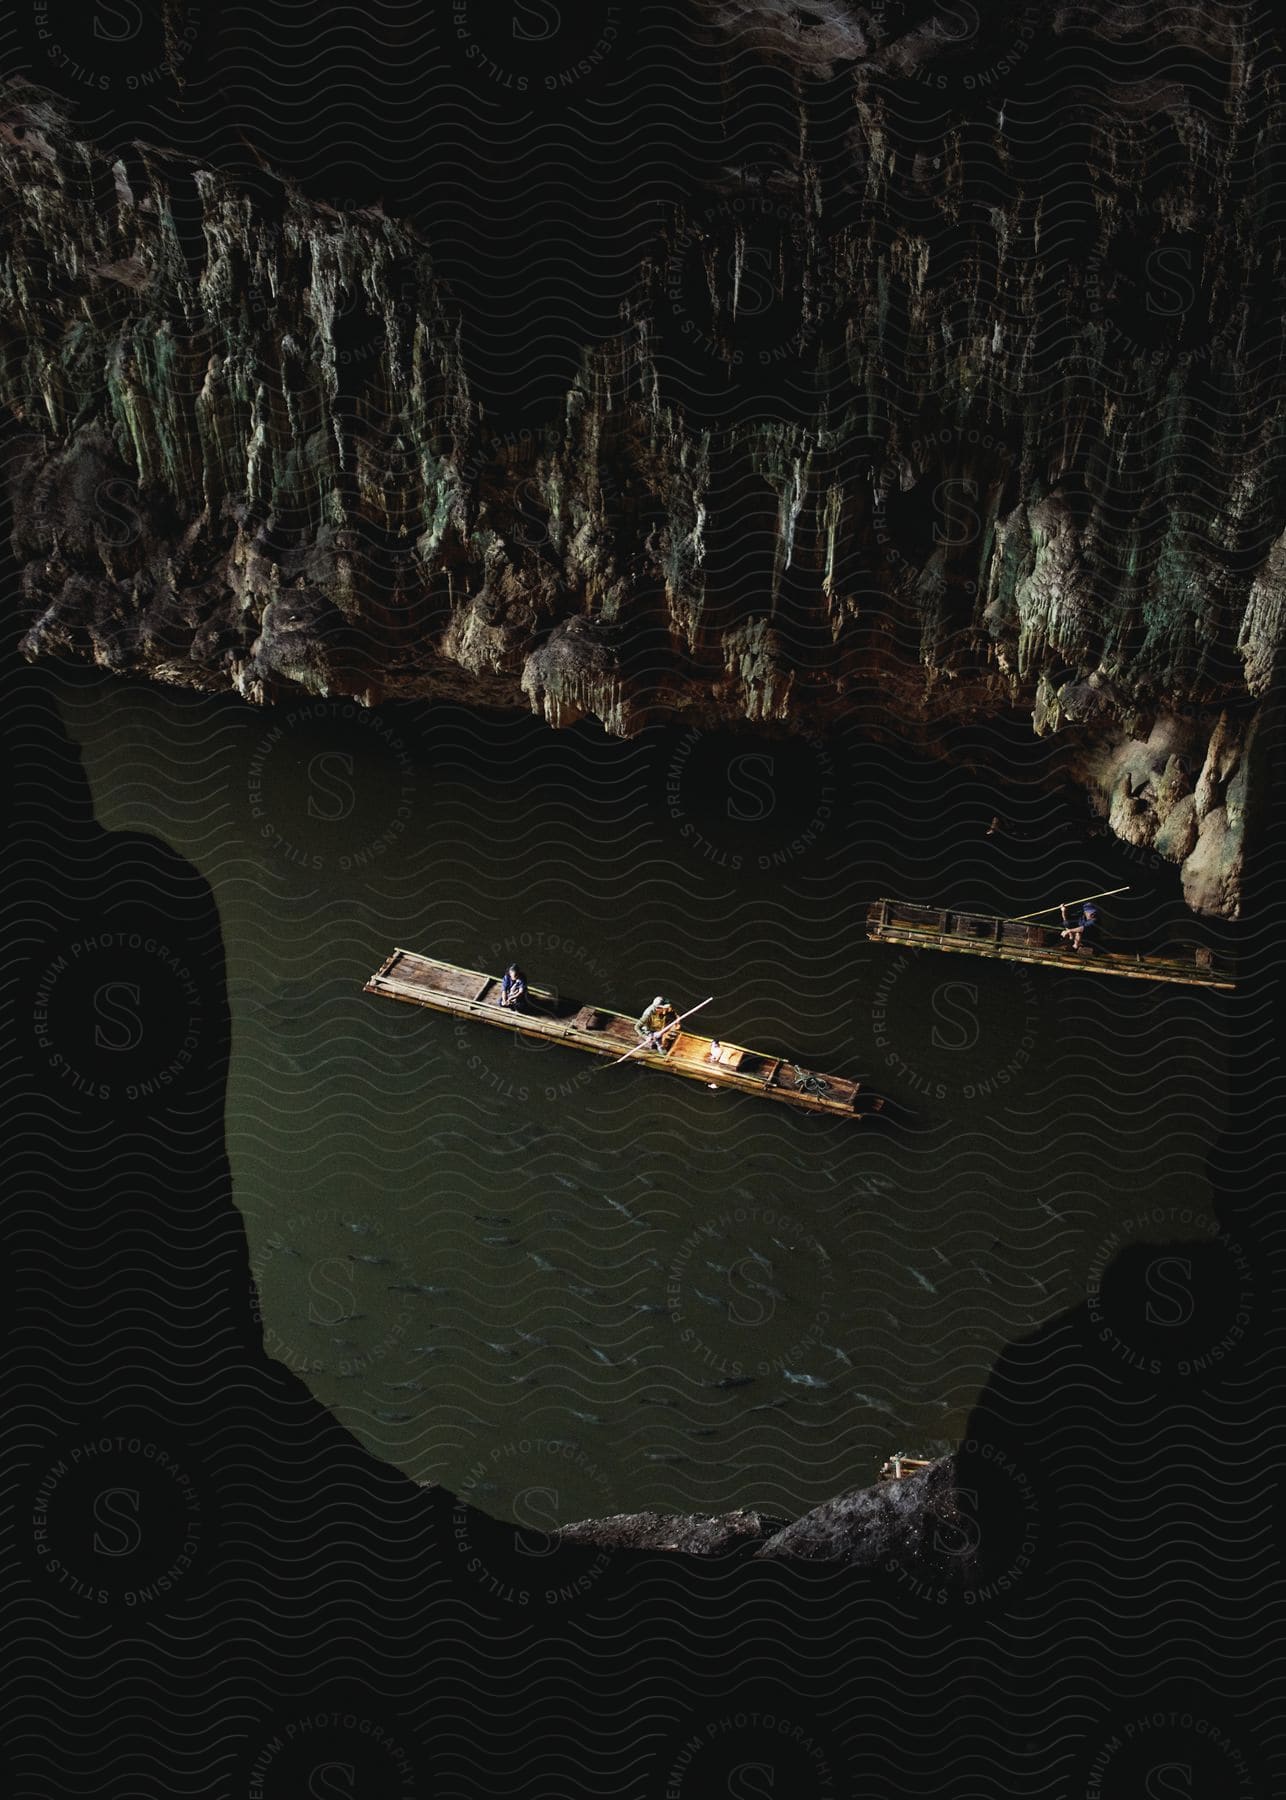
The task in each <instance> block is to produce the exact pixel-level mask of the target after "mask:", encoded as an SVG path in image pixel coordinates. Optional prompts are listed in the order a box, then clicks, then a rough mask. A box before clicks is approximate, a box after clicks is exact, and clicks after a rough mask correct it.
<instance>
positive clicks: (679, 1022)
mask: <svg viewBox="0 0 1286 1800" xmlns="http://www.w3.org/2000/svg"><path fill="white" fill-rule="evenodd" d="M713 999H714V995H713V994H707V995H706V997H705V999H704V1000H698V1002H697V1004H696V1005H695V1006H690V1007H689V1008H688V1010H687V1012H685V1013H680V1014H679V1016H678V1018H677V1019H676V1020H675V1021H674V1024H673V1025H667V1026H666V1027H665V1030H664V1031H663V1032H662V1033H661V1036H662V1037H664V1036H665V1035H666V1034H667V1033H669V1032H671V1031H673V1030H674V1026H675V1025H682V1023H683V1021H684V1020H685V1019H690V1018H691V1017H692V1015H693V1013H696V1012H700V1011H701V1008H702V1007H703V1006H709V1004H710V1002H711V1001H712V1000H713ZM647 1047H648V1040H647V1038H644V1039H643V1040H642V1042H641V1043H638V1044H635V1046H634V1048H633V1049H632V1050H627V1051H626V1052H625V1055H624V1056H618V1057H617V1059H616V1061H615V1062H610V1063H608V1065H607V1066H608V1068H609V1069H619V1068H620V1066H621V1064H622V1063H623V1062H628V1061H629V1060H630V1058H631V1057H632V1056H637V1055H638V1053H639V1051H640V1050H646V1049H647Z"/></svg>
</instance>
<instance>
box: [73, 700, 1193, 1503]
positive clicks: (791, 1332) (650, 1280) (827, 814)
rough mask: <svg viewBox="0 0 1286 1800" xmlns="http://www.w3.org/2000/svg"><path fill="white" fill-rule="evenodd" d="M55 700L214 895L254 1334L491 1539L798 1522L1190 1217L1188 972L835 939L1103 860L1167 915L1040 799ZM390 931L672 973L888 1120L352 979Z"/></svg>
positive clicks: (583, 733) (1082, 883)
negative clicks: (875, 917) (763, 1092)
mask: <svg viewBox="0 0 1286 1800" xmlns="http://www.w3.org/2000/svg"><path fill="white" fill-rule="evenodd" d="M60 699H61V704H62V710H63V714H64V717H65V720H66V723H67V725H68V728H69V730H70V732H71V734H72V736H73V738H74V739H75V740H76V741H77V742H78V743H79V744H80V745H81V747H82V751H83V755H84V759H85V766H86V770H87V772H88V775H89V778H90V781H91V784H92V790H93V794H94V802H95V808H96V811H97V816H98V818H99V821H100V822H101V823H102V824H103V825H104V826H106V827H107V828H109V829H113V830H121V831H142V832H149V833H154V834H155V835H157V836H158V837H161V838H163V839H165V840H166V841H167V842H169V843H170V844H172V845H173V846H174V847H175V848H176V849H177V850H178V851H179V852H181V854H182V855H184V856H185V857H187V858H189V859H190V860H191V861H192V862H193V863H194V864H195V865H196V866H197V868H198V869H199V870H200V871H201V873H202V874H203V875H204V876H205V878H206V879H207V880H208V881H209V882H210V884H211V886H212V887H213V890H214V893H215V896H216V899H217V902H218V906H219V911H220V915H221V920H222V927H223V933H224V941H225V946H226V951H227V967H228V980H229V989H230V998H231V1006H232V1018H233V1058H232V1067H231V1075H230V1086H229V1095H228V1115H227V1116H228V1146H229V1153H230V1157H231V1162H232V1170H233V1178H234V1189H235V1195H236V1200H237V1204H238V1205H239V1207H240V1209H241V1211H242V1213H243V1214H244V1217H245V1222H246V1229H247V1233H248V1236H249V1242H250V1251H251V1260H252V1265H253V1268H254V1270H255V1274H256V1279H257V1282H258V1287H259V1294H260V1301H261V1307H262V1322H263V1330H264V1336H265V1341H266V1343H267V1345H268V1347H269V1350H270V1351H271V1353H272V1354H273V1355H275V1356H276V1357H278V1358H279V1359H280V1360H281V1361H282V1362H283V1363H286V1364H287V1365H288V1366H289V1367H290V1368H292V1369H293V1370H295V1371H296V1372H298V1373H299V1374H300V1375H301V1376H302V1377H303V1378H304V1379H305V1380H306V1381H307V1382H308V1384H309V1385H310V1386H311V1388H312V1389H313V1391H314V1392H315V1393H316V1394H317V1396H318V1397H319V1398H320V1399H321V1400H323V1401H324V1402H325V1403H326V1405H328V1406H329V1407H331V1408H332V1409H333V1410H334V1412H335V1413H336V1414H337V1416H338V1417H339V1418H340V1419H341V1420H342V1421H343V1423H344V1424H345V1425H346V1426H347V1427H348V1428H349V1429H350V1430H351V1431H352V1432H353V1433H354V1434H355V1435H356V1436H358V1437H359V1438H360V1439H362V1441H363V1442H365V1443H366V1444H367V1445H369V1446H370V1447H371V1448H372V1449H373V1450H375V1451H376V1452H378V1453H379V1454H380V1455H381V1456H383V1457H385V1458H387V1459H388V1460H389V1461H390V1462H392V1463H395V1464H397V1465H398V1466H399V1467H400V1468H402V1469H404V1470H406V1471H407V1472H408V1473H410V1474H411V1475H413V1476H414V1477H415V1478H416V1479H418V1480H420V1481H424V1482H441V1483H443V1484H445V1485H446V1486H448V1487H450V1488H451V1489H452V1490H453V1491H455V1492H457V1493H460V1494H462V1495H464V1496H465V1497H466V1498H468V1499H470V1500H472V1501H473V1502H474V1503H476V1504H477V1505H479V1506H481V1507H483V1508H484V1509H485V1510H487V1511H490V1512H493V1513H496V1514H500V1515H504V1516H507V1517H511V1518H515V1519H517V1520H519V1521H520V1522H522V1523H526V1524H530V1525H533V1526H540V1525H548V1524H550V1523H552V1522H553V1521H554V1520H561V1521H567V1520H571V1519H575V1518H580V1517H584V1516H587V1515H591V1514H597V1515H601V1514H604V1513H609V1512H616V1511H624V1510H631V1511H632V1510H636V1509H642V1508H659V1509H666V1510H669V1509H674V1510H684V1511H687V1510H712V1511H713V1510H720V1509H726V1508H731V1507H734V1506H755V1507H759V1508H761V1509H765V1510H767V1511H768V1512H771V1513H775V1514H785V1515H793V1514H796V1513H798V1512H800V1511H802V1510H804V1509H806V1508H807V1507H809V1506H811V1505H813V1504H815V1503H817V1502H819V1501H821V1500H824V1499H826V1498H827V1497H829V1496H830V1495H832V1494H834V1493H835V1492H837V1491H840V1490H842V1489H845V1488H849V1487H855V1486H862V1485H865V1484H866V1483H868V1482H869V1481H870V1480H871V1479H873V1478H874V1476H875V1473H876V1471H877V1469H878V1467H879V1464H880V1462H881V1461H882V1459H883V1458H884V1457H886V1456H888V1455H890V1454H891V1453H893V1452H894V1451H898V1450H904V1451H907V1452H908V1453H910V1454H913V1455H917V1454H918V1455H929V1454H934V1453H936V1452H939V1451H942V1450H945V1449H947V1448H949V1447H951V1446H952V1445H953V1444H954V1443H955V1442H956V1441H957V1440H958V1439H959V1438H960V1437H961V1435H962V1434H963V1432H964V1429H965V1424H966V1420H967V1417H968V1413H969V1409H970V1407H971V1405H972V1404H973V1402H974V1400H975V1398H976V1396H977V1394H978V1392H979V1390H980V1388H981V1386H982V1385H983V1383H984V1382H985V1381H986V1379H987V1376H988V1373H989V1370H990V1367H991V1364H992V1360H993V1357H994V1355H995V1353H996V1352H997V1350H998V1349H999V1348H1000V1347H1001V1346H1003V1345H1004V1344H1005V1343H1007V1342H1009V1341H1011V1340H1012V1339H1013V1338H1015V1337H1020V1336H1022V1335H1023V1334H1024V1333H1026V1332H1027V1331H1028V1330H1030V1329H1031V1328H1033V1327H1035V1326H1036V1325H1038V1324H1039V1323H1040V1322H1041V1321H1042V1320H1044V1319H1046V1318H1048V1317H1050V1316H1053V1315H1055V1314H1057V1313H1059V1312H1061V1311H1063V1310H1064V1309H1066V1308H1067V1307H1069V1306H1072V1305H1076V1304H1078V1303H1079V1302H1081V1301H1083V1300H1084V1299H1085V1298H1086V1295H1087V1293H1088V1292H1092V1291H1093V1290H1094V1287H1095V1284H1096V1282H1097V1281H1098V1279H1099V1278H1100V1276H1101V1274H1102V1270H1103V1267H1104V1263H1105V1259H1106V1258H1108V1257H1110V1255H1111V1253H1112V1251H1113V1249H1114V1247H1115V1246H1116V1245H1117V1244H1118V1243H1119V1242H1120V1241H1121V1240H1122V1234H1124V1237H1125V1238H1126V1239H1127V1240H1128V1238H1129V1237H1131V1236H1142V1237H1151V1238H1155V1239H1157V1240H1160V1239H1164V1238H1167V1237H1176V1236H1179V1237H1187V1236H1190V1237H1193V1238H1201V1237H1202V1236H1203V1235H1204V1234H1205V1232H1206V1231H1207V1229H1208V1227H1207V1224H1206V1221H1208V1219H1209V1217H1210V1197H1209V1192H1208V1187H1207V1182H1206V1179H1205V1175H1204V1162H1205V1157H1206V1154H1207V1152H1208V1149H1209V1146H1210V1143H1211V1140H1212V1137H1213V1135H1214V1133H1215V1132H1216V1131H1217V1129H1218V1127H1219V1122H1220V1118H1221V1110H1222V1068H1223V1061H1222V1053H1221V1044H1222V1032H1223V1002H1222V1000H1221V997H1220V996H1219V995H1217V994H1210V993H1203V992H1201V991H1199V990H1186V989H1181V988H1174V987H1163V986H1152V985H1149V984H1144V983H1133V982H1108V981H1099V980H1094V979H1091V978H1089V977H1087V976H1080V975H1075V974H1071V975H1066V974H1055V973H1050V972H1046V971H1042V970H1027V969H1023V968H1019V967H1010V966H1006V965H993V964H989V963H984V962H981V961H976V960H973V959H968V958H954V957H946V956H941V955H935V954H932V953H927V952H925V953H919V954H912V953H908V952H898V951H897V950H894V949H891V948H888V947H883V946H877V945H872V944H870V943H868V942H867V940H866V938H865V934H864V929H863V916H864V908H865V904H866V902H867V900H868V899H870V898H873V897H875V896H878V895H880V894H892V895H896V896H899V897H902V898H907V899H916V900H925V901H937V902H939V903H946V902H950V903H951V904H953V905H960V906H974V907H977V908H979V909H981V910H989V911H997V912H1009V913H1019V912H1026V911H1027V910H1029V909H1030V908H1034V907H1036V906H1039V905H1041V904H1044V903H1048V902H1049V901H1051V900H1056V899H1058V898H1060V897H1066V896H1075V895H1080V894H1085V893H1089V892H1091V891H1093V890H1095V889H1105V888H1111V887H1116V886H1118V885H1120V884H1121V883H1129V884H1130V887H1131V892H1130V894H1129V895H1127V896H1124V897H1123V898H1122V899H1121V900H1120V901H1113V902H1110V903H1109V905H1110V908H1111V921H1112V927H1113V930H1114V932H1115V933H1116V934H1117V936H1118V939H1119V940H1121V941H1124V942H1129V943H1135V942H1138V943H1141V944H1142V943H1147V944H1149V945H1159V944H1161V943H1163V942H1165V941H1175V940H1176V938H1186V939H1188V940H1192V939H1201V938H1202V937H1204V936H1207V935H1208V933H1207V932H1206V930H1205V929H1204V928H1203V927H1202V926H1201V925H1200V924H1198V923H1197V922H1195V921H1192V920H1187V919H1186V918H1185V915H1184V914H1183V910H1182V907H1181V905H1180V902H1179V897H1178V887H1177V879H1176V876H1175V874H1174V872H1173V871H1172V870H1171V869H1169V868H1167V867H1165V866H1160V865H1157V864H1155V862H1154V860H1153V859H1151V858H1147V857H1142V858H1141V857H1139V856H1138V855H1137V854H1132V853H1130V852H1128V851H1126V850H1125V849H1123V848H1122V847H1121V846H1120V845H1114V844H1112V843H1110V842H1109V841H1108V840H1106V839H1105V838H1102V837H1088V836H1087V835H1086V832H1085V821H1084V818H1083V816H1082V814H1081V813H1080V811H1079V810H1078V809H1077V808H1076V806H1075V805H1074V804H1071V803H1064V802H1063V801H1060V800H1058V799H1055V798H1053V797H1051V796H1050V795H1049V794H1047V793H1043V792H1042V791H1041V790H1040V789H1038V788H1037V787H1036V786H1035V785H1034V784H1030V785H1029V786H1028V787H1027V788H1025V789H1022V790H1019V791H1017V792H1015V791H1013V790H1010V791H1009V792H1007V793H1006V794H1005V795H1003V796H1002V795H1000V794H998V793H997V792H995V791H993V789H992V788H991V787H989V786H988V784H987V783H986V782H985V781H984V780H983V779H981V778H980V777H977V776H975V775H973V774H971V773H970V772H969V770H968V768H967V766H966V765H965V761H964V758H963V755H962V759H961V761H960V763H959V764H958V765H948V764H944V763H940V762H939V763H928V762H924V761H921V760H920V759H919V758H918V757H916V756H914V755H912V754H910V753H907V752H899V751H895V750H890V749H887V748H886V749H875V748H872V747H871V746H869V745H862V744H860V743H857V742H850V743H834V744H828V745H823V744H820V743H809V742H798V743H794V744H789V743H775V742H765V741H764V740H762V739H760V740H752V739H749V738H747V739H736V738H733V737H727V738H716V737H710V736H704V737H703V736H701V735H699V734H697V733H695V732H679V731H675V732H670V733H666V734H657V735H655V736H653V737H649V738H646V739H643V740H638V741H634V742H631V743H628V744H620V743H616V742H613V741H611V740H606V739H604V738H603V737H602V735H601V733H599V732H598V730H597V729H596V728H590V727H584V728H578V729H577V730H575V731H573V732H570V733H564V734H561V735H555V734H551V733H549V732H547V731H546V730H545V729H544V728H543V727H539V726H537V725H535V724H534V723H533V722H531V721H528V720H517V719H513V718H509V717H504V718H485V719H484V718H478V717H471V716H469V715H466V714H463V713H460V712H456V711H453V710H450V709H435V710H430V709H427V708H411V707H398V708H393V709H390V710H387V711H384V712H381V713H378V714H371V713H367V712H363V711H362V710H361V709H360V708H357V707H355V706H348V707H345V706H334V705H331V704H328V703H323V702H317V703H309V702H304V703H301V704H299V705H297V706H287V707H282V708H279V709H277V710H275V711H272V712H268V713H261V712H258V711H255V710H253V709H251V708H248V707H246V706H244V705H242V704H241V703H240V702H237V701H234V700H230V699H219V700H206V699H200V698H194V697H192V696H188V695H184V694H179V693H169V692H166V691H163V690H158V689H153V688H147V687H143V686H140V685H132V684H128V683H124V682H121V681H118V680H114V679H111V678H107V677H99V676H98V675H96V674H88V675H80V674H72V675H69V676H68V677H67V678H66V679H65V680H64V681H63V682H62V683H61V686H60ZM1047 755H1048V751H1047V750H1044V749H1042V748H1041V747H1039V746H1034V745H1031V746H1029V745H1026V744H1025V743H1023V742H1022V741H1021V740H1018V739H1016V740H1015V747H1014V750H1013V756H1014V758H1015V759H1019V758H1025V759H1026V760H1027V761H1028V763H1029V764H1030V767H1031V769H1032V771H1033V772H1034V771H1035V769H1036V768H1037V767H1038V765H1039V763H1040V760H1041V758H1042V757H1044V756H1047ZM995 811H1000V812H1002V813H1003V814H1005V816H1006V818H1007V819H1008V820H1009V821H1010V822H1011V823H1012V826H1013V829H1012V830H1010V831H1008V832H1007V833H1006V834H1005V835H1003V836H1000V837H997V838H987V837H986V836H985V835H984V834H985V827H986V824H987V822H988V821H989V819H990V817H991V815H992V814H993V812H995ZM397 944H400V945H403V946H406V947H409V948H415V949H420V950H423V951H426V952H429V953H431V954H435V955H439V956H443V957H445V958H447V959H449V960H452V961H456V962H461V963H465V964H469V965H472V966H477V967H479V968H486V969H499V968H500V967H502V966H503V965H504V964H505V963H507V962H508V961H510V960H511V959H514V958H516V959H517V960H519V961H520V962H522V963H523V964H524V965H525V967H526V969H527V972H528V974H529V976H530V977H531V979H532V980H534V981H536V982H537V983H538V984H542V985H547V986H554V987H557V988H558V989H559V990H560V991H562V992H563V993H565V994H573V993H574V994H576V995H578V996H583V997H584V998H585V999H588V1000H594V1001H598V1002H603V1003H606V1004H610V1005H615V1006H620V1007H622V1008H629V1009H633V1008H635V1007H637V1006H641V1005H642V1003H643V1002H645V1001H646V1000H647V999H649V998H650V997H651V995H653V994H654V993H656V992H658V991H665V992H666V993H668V994H669V995H670V996H671V997H672V998H673V999H674V1000H675V1001H676V1003H677V1004H678V1005H679V1006H680V1008H681V1009H682V1008H683V1007H684V1006H687V1005H692V1004H693V1003H694V1002H695V1001H696V1000H698V999H700V998H702V997H703V996H704V995H706V994H709V993H713V994H714V995H715V996H716V999H715V1001H714V1003H713V1004H712V1005H711V1006H709V1007H708V1008H707V1009H706V1012H705V1015H704V1017H705V1019H706V1021H707V1022H708V1023H707V1028H708V1029H709V1030H710V1031H711V1032H713V1033H715V1034H717V1035H721V1036H724V1037H727V1038H731V1039H733V1040H735V1041H738V1042H742V1043H746V1044H750V1045H753V1046H755V1047H756V1048H764V1049H770V1050H773V1051H774V1052H778V1051H789V1052H792V1053H794V1054H797V1055H798V1056H799V1057H800V1058H801V1059H802V1060H804V1061H806V1062H808V1063H810V1064H811V1065H812V1066H813V1067H816V1068H823V1069H832V1070H834V1071H836V1072H839V1073H850V1074H855V1075H859V1076H861V1077H863V1078H865V1079H868V1080H869V1081H870V1082H871V1084H872V1086H874V1087H876V1088H878V1089H879V1090H880V1091H882V1092H884V1093H885V1094H887V1095H888V1096H889V1098H890V1105H889V1109H888V1112H887V1114H886V1115H885V1117H884V1118H883V1119H881V1120H879V1121H877V1122H876V1123H875V1124H874V1125H867V1124H853V1123H848V1122H846V1121H839V1120H831V1119H827V1118H813V1117H807V1116H804V1117H799V1116H795V1115H794V1114H792V1113H791V1112H790V1111H789V1110H788V1109H786V1108H779V1107H774V1106H772V1105H770V1104H767V1103H765V1102H762V1101H761V1102H756V1101H754V1100H752V1099H746V1098H741V1097H737V1096H734V1095H730V1094H727V1093H711V1092H709V1091H707V1090H706V1089H705V1088H703V1087H701V1086H699V1085H696V1084H689V1083H686V1082H679V1081H672V1080H668V1079H664V1078H662V1077H659V1076H656V1075H653V1074H649V1073H648V1072H647V1071H644V1070H640V1069H635V1068H630V1067H625V1068H622V1069H619V1070H608V1069H606V1068H603V1067H600V1065H599V1064H598V1063H596V1062H595V1061H593V1060H591V1059H588V1058H584V1057H581V1056H578V1055H577V1054H575V1053H574V1052H570V1051H563V1050H560V1049H557V1048H555V1047H552V1046H547V1045H535V1044H532V1043H529V1042H526V1041H524V1040H521V1039H514V1038H511V1037H510V1036H509V1035H508V1034H506V1033H502V1032H499V1031H495V1030H491V1029H488V1028H487V1027H485V1026H482V1025H477V1024H472V1023H466V1022H462V1021H454V1020H452V1019H450V1018H448V1017H445V1016H441V1015H437V1014H434V1013H430V1012H428V1011H424V1010H422V1009H419V1008H414V1007H408V1006H397V1005H393V1004H391V1003H389V1002H387V1001H383V1000H378V999H375V998H373V997H372V996H368V995H365V994H364V993H363V992H362V983H363V981H364V980H365V978H366V977H367V975H369V974H370V973H371V971H372V970H373V969H375V968H376V967H377V966H378V964H379V963H380V962H381V961H382V960H383V958H384V957H385V956H386V955H387V953H388V952H389V950H390V949H391V948H392V947H393V946H394V945H397Z"/></svg>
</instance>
